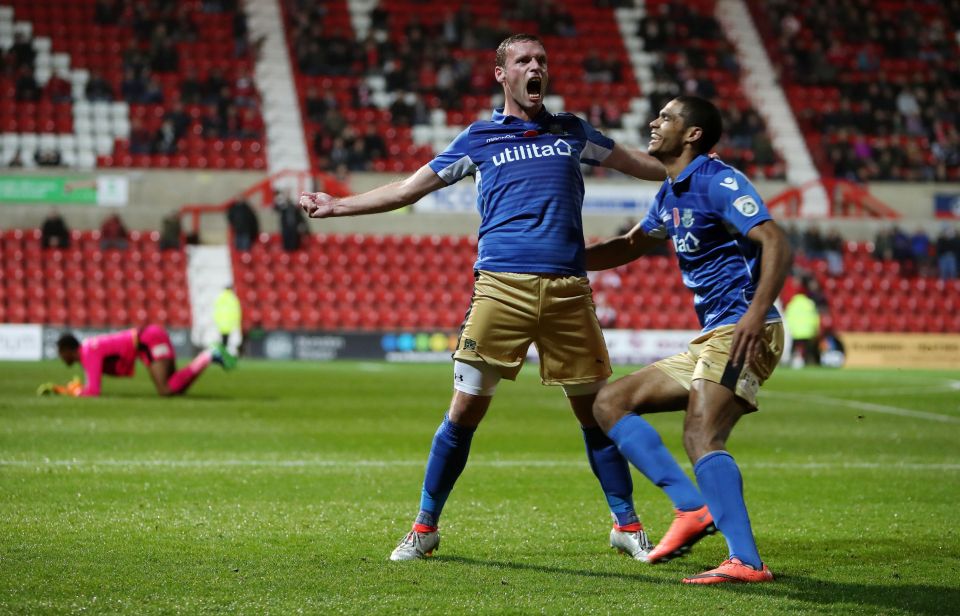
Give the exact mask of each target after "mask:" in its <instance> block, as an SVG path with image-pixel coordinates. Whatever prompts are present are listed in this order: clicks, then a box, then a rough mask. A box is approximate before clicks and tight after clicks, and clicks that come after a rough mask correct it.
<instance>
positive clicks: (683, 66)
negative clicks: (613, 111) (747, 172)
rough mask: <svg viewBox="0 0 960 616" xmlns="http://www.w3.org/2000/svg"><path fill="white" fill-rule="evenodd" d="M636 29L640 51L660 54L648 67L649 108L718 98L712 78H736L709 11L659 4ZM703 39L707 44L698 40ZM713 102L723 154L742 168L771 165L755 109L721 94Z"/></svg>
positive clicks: (731, 53) (776, 171) (730, 52)
mask: <svg viewBox="0 0 960 616" xmlns="http://www.w3.org/2000/svg"><path fill="white" fill-rule="evenodd" d="M637 34H638V36H640V37H641V39H642V40H643V48H644V51H647V52H649V53H657V54H661V55H662V56H663V58H664V59H665V61H663V62H655V63H654V64H653V65H652V67H651V68H652V70H653V81H654V87H653V89H652V91H651V92H650V93H649V100H650V109H651V110H652V111H653V112H656V111H658V110H660V109H662V108H663V106H664V105H666V103H667V102H669V101H670V100H671V99H672V98H674V97H676V96H679V95H692V96H701V97H703V98H708V99H714V100H717V99H718V84H717V83H716V82H715V80H717V79H722V80H724V81H727V82H730V83H735V82H736V81H737V80H738V79H739V75H740V65H739V63H738V62H737V57H736V52H735V50H734V48H733V46H732V45H731V44H730V43H729V41H727V39H726V36H725V35H724V33H723V31H722V30H721V28H720V24H719V23H718V22H717V20H716V19H715V18H714V17H713V15H712V14H702V13H700V12H699V11H698V10H696V9H693V8H691V7H689V6H687V5H684V4H675V3H664V4H661V5H659V8H658V9H656V10H655V11H651V13H650V14H648V15H646V16H645V17H643V18H641V20H640V23H639V25H638V28H637ZM691 37H692V38H693V39H694V40H693V41H692V40H691ZM702 41H706V42H707V43H706V44H700V43H698V42H702ZM717 104H718V107H719V108H720V111H721V114H722V115H723V121H724V135H723V137H722V139H721V141H720V142H719V143H718V144H717V147H716V150H717V151H718V152H720V153H721V155H722V158H723V159H724V160H725V161H726V162H728V163H730V164H732V165H734V166H735V167H737V168H741V169H747V168H751V167H753V166H755V165H756V166H760V167H769V166H772V165H775V164H776V163H777V156H776V153H775V152H774V149H773V143H772V141H771V140H770V136H769V135H768V134H767V130H766V127H765V126H764V122H763V120H762V119H761V118H760V116H759V115H758V114H757V112H756V111H754V110H753V109H752V108H750V107H744V106H742V105H740V104H738V101H736V100H729V99H725V98H723V99H720V100H717ZM783 173H784V171H783V169H782V167H779V166H778V167H776V168H772V169H771V170H770V172H769V173H768V175H769V176H770V177H782V176H783ZM758 174H759V171H758Z"/></svg>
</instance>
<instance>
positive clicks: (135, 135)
mask: <svg viewBox="0 0 960 616" xmlns="http://www.w3.org/2000/svg"><path fill="white" fill-rule="evenodd" d="M152 152H153V135H151V134H150V131H148V130H147V129H146V127H144V125H143V120H141V119H140V118H138V117H133V118H132V119H131V120H130V153H131V154H150V153H152Z"/></svg>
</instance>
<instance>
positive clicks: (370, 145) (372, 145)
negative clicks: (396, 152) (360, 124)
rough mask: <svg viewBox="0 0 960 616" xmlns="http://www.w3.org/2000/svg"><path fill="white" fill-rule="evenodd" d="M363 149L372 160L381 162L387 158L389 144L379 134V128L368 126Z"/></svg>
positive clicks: (364, 135) (365, 131)
mask: <svg viewBox="0 0 960 616" xmlns="http://www.w3.org/2000/svg"><path fill="white" fill-rule="evenodd" d="M363 148H364V150H366V152H367V156H368V157H369V158H370V160H379V159H381V158H386V157H387V144H386V142H385V141H384V140H383V137H381V136H380V133H379V132H377V127H376V126H374V125H373V124H367V126H366V128H365V129H364V134H363Z"/></svg>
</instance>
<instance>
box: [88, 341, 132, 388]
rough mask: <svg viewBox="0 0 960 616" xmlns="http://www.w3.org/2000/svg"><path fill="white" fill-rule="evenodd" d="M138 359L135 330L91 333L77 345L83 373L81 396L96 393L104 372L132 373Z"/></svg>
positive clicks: (122, 374) (120, 374) (113, 374)
mask: <svg viewBox="0 0 960 616" xmlns="http://www.w3.org/2000/svg"><path fill="white" fill-rule="evenodd" d="M136 360H137V330H135V329H125V330H123V331H120V332H116V333H113V334H101V335H99V336H92V337H90V338H87V339H86V340H84V341H83V343H82V344H81V345H80V364H81V365H82V366H83V372H84V375H85V376H86V379H85V384H84V386H83V389H82V390H80V395H81V396H99V395H100V381H101V380H102V377H103V374H104V373H106V374H109V375H112V376H133V368H134V365H135V362H136Z"/></svg>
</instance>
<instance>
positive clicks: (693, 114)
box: [587, 96, 792, 584]
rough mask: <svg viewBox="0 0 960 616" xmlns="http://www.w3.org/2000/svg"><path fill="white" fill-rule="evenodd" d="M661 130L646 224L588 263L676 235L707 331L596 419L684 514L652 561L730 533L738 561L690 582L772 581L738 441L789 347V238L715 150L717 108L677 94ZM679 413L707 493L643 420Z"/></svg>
mask: <svg viewBox="0 0 960 616" xmlns="http://www.w3.org/2000/svg"><path fill="white" fill-rule="evenodd" d="M650 128H651V138H650V144H649V148H648V151H649V152H650V154H652V155H653V156H655V157H656V158H657V159H659V160H660V161H661V162H662V163H663V164H664V166H665V167H666V169H667V176H668V177H667V180H666V181H665V182H664V183H663V186H662V187H661V189H660V192H659V193H658V194H657V196H656V198H655V199H654V202H653V204H652V205H651V207H650V211H649V213H648V215H647V217H646V218H645V219H644V220H643V221H642V222H641V223H639V224H638V225H637V226H636V227H634V228H633V229H632V230H630V231H629V232H628V233H627V234H626V235H621V236H619V237H615V238H613V239H610V240H607V241H605V242H601V243H597V244H594V245H591V246H590V247H589V248H588V249H587V267H588V269H591V270H593V269H607V268H611V267H617V266H619V265H623V264H624V263H627V262H629V261H632V260H633V259H636V258H637V257H639V256H641V255H642V254H644V253H646V252H647V251H649V250H650V249H651V248H652V247H653V246H655V245H656V244H658V243H659V242H662V241H663V240H665V239H667V238H669V239H670V240H672V241H673V245H674V248H675V249H676V254H677V260H678V261H679V264H680V272H681V274H682V276H683V283H684V285H686V287H687V288H688V289H690V290H691V291H693V293H694V297H693V304H694V308H695V309H696V311H697V317H698V318H699V320H700V324H701V326H702V327H703V330H702V333H701V335H700V336H699V337H698V338H696V339H695V340H693V341H692V342H691V343H690V346H689V350H688V351H687V352H686V353H681V354H679V355H675V356H673V357H669V358H667V359H664V360H661V361H658V362H656V363H654V364H653V365H651V366H647V367H646V368H644V369H642V370H640V371H638V372H636V373H634V374H631V375H629V376H626V377H623V378H621V379H619V380H617V381H615V382H614V383H611V384H609V385H607V386H606V387H604V388H603V390H602V391H601V392H600V393H599V395H598V396H597V400H596V403H595V405H594V416H595V417H596V419H597V421H598V423H599V424H600V426H601V427H602V428H603V430H604V431H605V432H606V433H607V435H608V436H609V437H610V438H611V439H612V440H613V442H614V443H616V444H617V446H618V447H619V449H620V452H621V453H623V454H624V455H625V456H626V457H627V459H628V460H630V462H632V463H633V464H634V465H635V466H636V467H637V468H638V469H640V471H641V472H642V473H643V474H644V475H646V477H647V478H648V479H650V481H652V482H653V483H655V484H656V485H658V486H660V487H661V488H662V489H663V490H664V491H665V492H666V493H667V495H668V496H669V497H670V499H671V500H672V501H673V504H674V507H675V509H676V515H675V518H674V521H673V524H671V526H670V528H669V530H668V531H667V533H666V534H665V535H664V537H663V539H662V540H661V541H660V542H659V543H658V544H657V546H656V547H655V548H654V550H653V551H651V552H650V553H648V554H647V556H646V557H645V559H644V560H646V561H647V562H649V563H656V562H663V561H666V560H669V559H670V558H675V557H678V556H683V555H684V554H685V553H686V552H687V551H689V549H690V546H692V545H693V544H694V543H695V542H696V541H698V540H699V539H700V538H702V537H704V536H705V535H707V534H710V533H712V532H714V531H715V530H716V528H719V529H720V531H721V532H722V533H723V534H724V537H725V538H726V540H727V544H728V547H729V549H730V557H729V559H727V560H726V561H724V562H723V564H721V565H720V566H719V567H717V568H716V569H712V570H710V571H707V572H704V573H701V574H699V575H695V576H693V577H690V578H686V579H684V580H683V581H684V582H686V583H690V584H716V583H722V582H765V581H769V580H772V579H773V574H772V573H770V570H769V569H768V568H767V566H766V565H765V564H763V562H762V561H761V559H760V555H759V553H758V552H757V546H756V543H755V541H754V537H753V530H752V529H751V526H750V518H749V517H748V515H747V508H746V505H745V503H744V499H743V485H742V480H741V476H740V470H739V468H738V467H737V464H736V462H735V461H734V459H733V457H732V456H731V455H730V453H729V452H727V451H726V441H727V437H728V436H729V435H730V431H731V430H732V429H733V427H734V426H735V425H736V423H737V421H738V420H739V419H740V417H741V416H742V415H744V414H746V413H751V412H753V411H756V410H757V400H756V395H757V390H758V389H759V388H760V385H761V384H762V383H763V382H764V381H765V380H766V379H767V378H769V376H770V374H771V373H772V372H773V369H774V368H775V367H776V365H777V362H778V361H779V360H780V355H781V353H782V352H783V324H782V323H781V319H780V314H779V313H778V312H777V310H776V308H774V307H773V302H774V300H776V298H777V295H778V294H779V293H780V289H781V287H782V286H783V282H784V279H785V278H786V276H787V272H788V270H789V268H790V264H791V259H792V256H791V251H790V247H789V243H788V241H787V238H786V236H785V234H784V232H783V231H782V230H781V229H780V227H779V226H777V224H776V223H775V222H774V221H773V220H772V219H771V218H770V214H769V213H768V212H767V208H766V206H764V204H763V201H762V200H761V199H760V196H759V195H758V194H757V191H756V190H755V189H754V188H753V186H752V185H751V184H750V182H749V181H748V180H747V178H746V176H744V175H743V174H742V173H740V172H739V171H737V170H736V169H734V168H732V167H730V166H729V165H727V164H725V163H723V162H721V161H720V160H717V159H715V158H711V157H710V156H709V155H708V154H709V152H710V150H711V148H713V146H714V145H715V144H716V143H717V140H718V139H719V138H720V134H721V131H722V122H721V119H720V113H719V111H717V108H716V107H714V106H713V104H711V103H710V102H709V101H706V100H704V99H702V98H697V97H690V96H681V97H678V98H675V99H673V100H672V101H670V102H669V103H668V104H667V105H666V106H665V107H664V108H663V109H662V110H661V111H660V114H659V115H658V116H657V118H656V119H655V120H653V122H651V123H650ZM679 409H686V417H685V418H684V424H683V444H684V447H685V448H686V452H687V455H688V456H689V458H690V461H691V462H692V463H693V465H694V467H693V469H694V474H695V475H696V478H697V484H698V485H699V487H700V489H699V490H698V489H697V487H696V486H695V485H694V484H693V482H691V481H690V479H689V478H688V477H687V476H686V474H684V472H683V470H682V469H681V468H680V466H679V465H678V464H677V462H676V460H674V458H673V456H671V455H670V452H669V451H668V450H667V448H666V447H665V446H664V444H663V441H662V440H661V439H660V435H659V434H657V432H656V431H655V430H654V429H653V427H652V426H651V425H650V424H649V423H647V421H646V420H645V419H643V418H642V417H641V415H642V414H644V413H656V412H661V411H674V410H679ZM714 525H715V526H714Z"/></svg>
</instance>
